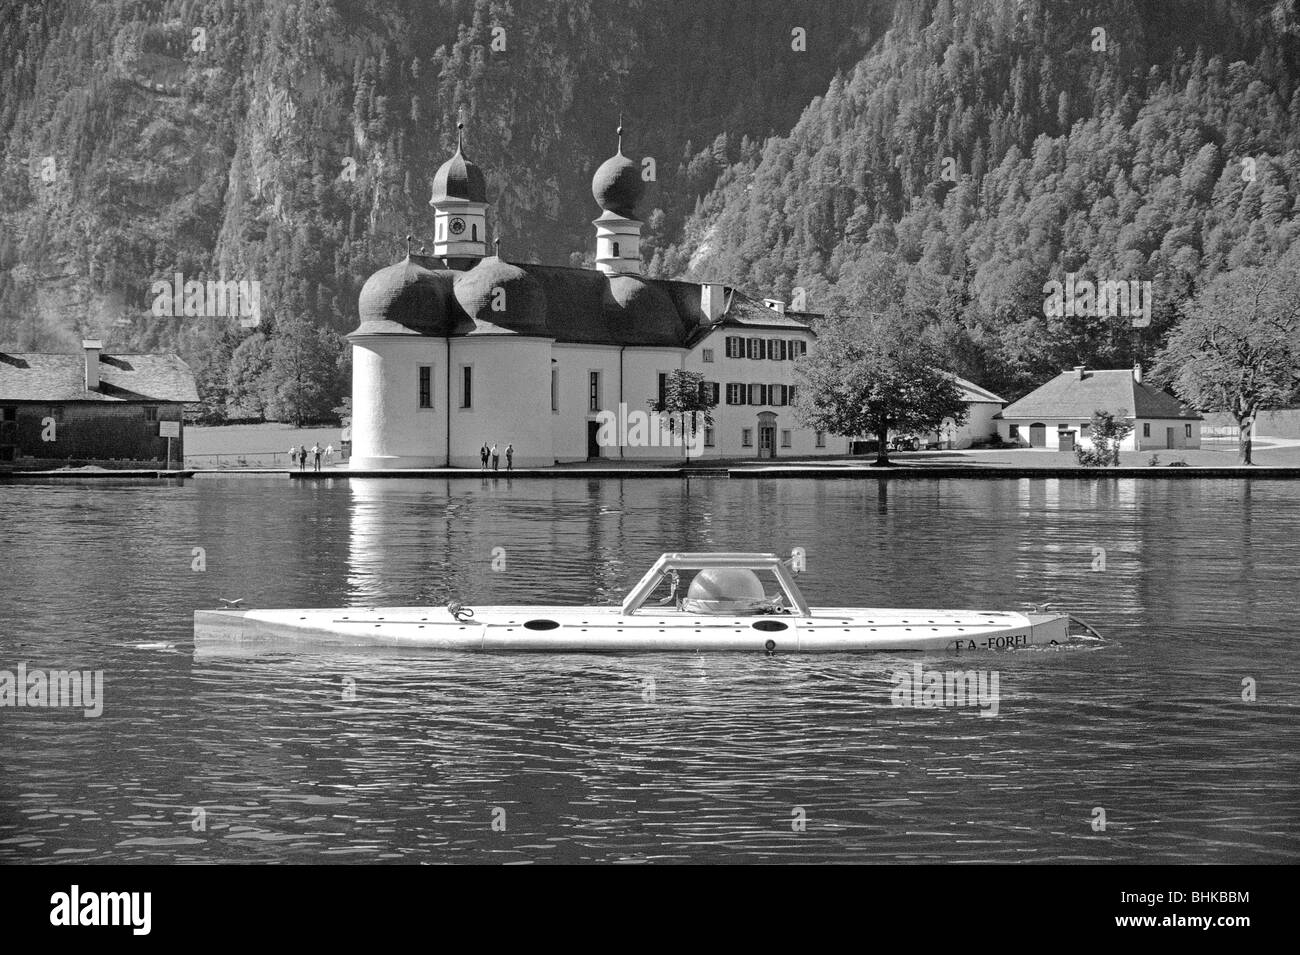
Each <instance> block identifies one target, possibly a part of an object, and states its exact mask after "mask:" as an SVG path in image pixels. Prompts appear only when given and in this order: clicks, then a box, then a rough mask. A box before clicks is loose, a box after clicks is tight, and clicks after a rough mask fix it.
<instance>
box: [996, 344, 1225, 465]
mask: <svg viewBox="0 0 1300 955" xmlns="http://www.w3.org/2000/svg"><path fill="white" fill-rule="evenodd" d="M1094 411H1109V412H1112V413H1113V414H1115V415H1116V416H1117V417H1122V418H1124V419H1126V420H1127V421H1128V423H1129V424H1131V425H1133V430H1132V432H1130V433H1129V435H1128V437H1126V438H1125V439H1124V441H1123V442H1122V443H1121V444H1120V448H1121V449H1123V450H1128V451H1146V450H1154V449H1164V448H1174V449H1178V448H1199V447H1200V446H1201V420H1202V419H1201V417H1200V415H1197V414H1192V413H1191V412H1189V411H1187V410H1186V409H1185V408H1184V407H1183V406H1182V405H1181V404H1179V402H1178V399H1177V398H1174V397H1173V396H1172V395H1168V394H1166V393H1165V392H1163V391H1160V390H1158V389H1156V388H1152V387H1151V386H1150V385H1146V384H1143V383H1142V367H1141V366H1140V365H1135V366H1134V367H1133V368H1132V369H1128V368H1122V369H1118V370H1109V369H1107V370H1102V371H1096V370H1092V369H1088V368H1085V367H1083V366H1082V365H1080V366H1076V367H1075V368H1073V369H1071V370H1070V371H1064V372H1062V373H1061V374H1059V375H1057V376H1056V377H1055V378H1053V379H1052V380H1051V381H1049V382H1047V383H1046V384H1044V385H1042V386H1041V387H1039V388H1037V389H1035V390H1034V391H1031V392H1030V393H1029V394H1027V395H1025V396H1024V397H1023V398H1021V399H1020V400H1019V401H1017V402H1014V403H1012V404H1010V405H1008V406H1007V407H1005V408H1003V409H1002V413H1001V414H999V415H997V416H996V417H997V428H998V434H999V435H1000V436H1001V437H1002V439H1003V440H1005V441H1011V442H1014V443H1016V444H1020V445H1023V446H1025V447H1033V448H1049V449H1056V450H1062V451H1070V450H1073V449H1074V446H1075V445H1076V444H1088V443H1090V439H1089V437H1088V425H1089V422H1090V421H1091V420H1092V415H1093V412H1094Z"/></svg>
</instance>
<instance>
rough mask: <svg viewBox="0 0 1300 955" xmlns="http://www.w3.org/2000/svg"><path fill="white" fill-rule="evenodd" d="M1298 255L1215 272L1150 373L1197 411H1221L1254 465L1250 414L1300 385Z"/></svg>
mask: <svg viewBox="0 0 1300 955" xmlns="http://www.w3.org/2000/svg"><path fill="white" fill-rule="evenodd" d="M1298 268H1300V254H1297V253H1292V254H1291V255H1289V256H1287V257H1286V258H1285V259H1283V260H1282V261H1281V262H1280V263H1278V264H1277V265H1275V266H1273V267H1271V268H1241V269H1234V270H1233V271H1231V272H1225V273H1222V274H1220V275H1218V276H1216V277H1215V278H1214V279H1213V280H1212V281H1211V282H1210V283H1209V284H1208V285H1206V286H1205V287H1204V288H1202V289H1201V290H1200V291H1199V292H1198V293H1197V294H1196V295H1195V296H1194V297H1193V298H1192V299H1191V301H1190V302H1189V303H1188V304H1187V306H1186V307H1185V308H1184V309H1183V313H1184V317H1183V321H1182V322H1181V323H1180V324H1179V325H1178V326H1177V327H1176V328H1175V329H1174V330H1173V332H1171V333H1170V335H1169V338H1168V340H1167V342H1166V344H1165V348H1164V350H1163V351H1162V352H1161V353H1160V355H1159V356H1157V359H1156V367H1155V375H1156V378H1157V379H1158V380H1161V381H1164V382H1168V383H1169V384H1170V385H1171V386H1172V387H1173V389H1174V391H1175V392H1176V393H1177V394H1178V396H1179V397H1180V398H1182V399H1183V400H1184V401H1186V402H1187V403H1188V404H1190V405H1192V406H1193V407H1194V408H1196V409H1197V410H1199V411H1226V412H1229V413H1230V414H1231V415H1232V416H1233V418H1234V420H1235V421H1236V422H1237V427H1238V429H1239V431H1240V438H1239V443H1238V452H1239V457H1240V460H1241V463H1242V464H1250V463H1251V443H1252V442H1251V439H1252V432H1253V430H1254V424H1255V416H1256V415H1257V414H1258V413H1259V412H1260V411H1261V410H1264V409H1266V408H1270V407H1277V406H1280V405H1284V404H1286V403H1287V402H1289V401H1290V400H1292V399H1293V398H1294V397H1295V395H1296V393H1297V390H1298V386H1300V361H1298V359H1300V277H1298V276H1297V269H1298Z"/></svg>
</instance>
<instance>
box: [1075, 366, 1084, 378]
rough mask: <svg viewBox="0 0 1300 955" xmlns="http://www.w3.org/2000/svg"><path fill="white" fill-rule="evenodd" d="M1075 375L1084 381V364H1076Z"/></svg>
mask: <svg viewBox="0 0 1300 955" xmlns="http://www.w3.org/2000/svg"><path fill="white" fill-rule="evenodd" d="M1074 377H1075V378H1077V379H1079V381H1083V379H1084V377H1085V375H1084V366H1083V365H1075V366H1074Z"/></svg>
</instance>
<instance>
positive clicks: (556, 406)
mask: <svg viewBox="0 0 1300 955" xmlns="http://www.w3.org/2000/svg"><path fill="white" fill-rule="evenodd" d="M551 410H552V411H559V410H560V369H558V368H552V369H551Z"/></svg>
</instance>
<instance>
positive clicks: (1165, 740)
mask: <svg viewBox="0 0 1300 955" xmlns="http://www.w3.org/2000/svg"><path fill="white" fill-rule="evenodd" d="M1298 504H1300V484H1296V483H1288V482H1267V481H1256V482H1253V483H1248V482H1234V481H1196V480H1171V481H1158V480H1141V481H1118V482H1114V481H1099V482H1090V481H1084V480H1063V481H1057V480H1021V481H1015V480H925V481H921V480H906V481H898V480H895V481H889V482H885V481H877V480H874V479H869V480H856V481H793V480H774V481H766V482H764V481H750V480H733V481H728V480H723V479H714V480H709V479H696V480H693V481H691V482H690V483H689V485H687V484H685V483H683V482H681V481H680V480H678V479H672V480H662V481H661V480H626V481H587V480H554V481H536V480H516V481H513V482H511V481H507V480H505V479H498V480H495V481H491V482H487V481H483V482H481V481H479V480H457V481H450V482H449V481H442V480H428V481H426V480H355V481H332V482H322V483H311V482H289V481H286V480H283V479H221V480H203V479H200V480H195V481H190V482H188V483H186V484H184V485H183V486H175V485H173V486H166V485H163V484H157V483H152V482H150V483H148V484H135V485H120V484H116V483H106V482H105V483H91V482H86V483H84V484H80V485H58V486H30V485H9V486H5V485H0V670H6V669H7V670H9V671H16V668H17V666H18V665H19V664H20V663H22V664H25V665H26V666H27V668H28V669H29V670H31V669H37V668H44V669H61V668H66V669H79V670H102V671H103V675H104V710H103V715H102V716H100V717H98V718H89V719H88V718H85V717H84V716H83V715H82V713H81V711H80V710H71V709H49V708H46V709H41V708H11V707H5V708H0V861H23V860H31V861H54V862H58V861H76V862H88V861H94V862H98V861H118V862H160V861H240V862H251V861H288V862H307V861H332V860H337V861H357V862H363V861H379V860H392V861H402V862H443V861H457V862H471V861H496V862H524V861H530V860H531V861H550V862H560V861H563V862H573V861H585V860H600V861H635V862H639V861H647V860H649V861H658V860H672V861H679V860H680V861H688V860H689V861H715V860H728V861H804V860H844V861H849V860H856V861H929V860H952V861H1049V860H1051V861H1067V862H1072V861H1102V860H1106V861H1126V862H1179V861H1189V862H1192V861H1194V862H1208V861H1216V862H1246V861H1259V862H1282V861H1290V862H1294V861H1296V860H1297V858H1300V824H1298V823H1297V819H1298V818H1300V731H1298V730H1297V719H1296V717H1297V706H1298V705H1300V688H1297V684H1296V675H1297V667H1296V660H1297V649H1296V646H1295V641H1296V638H1297V637H1296V626H1295V625H1296V618H1297V609H1296V608H1297V580H1298V579H1300V573H1297V564H1298V563H1300V561H1297V557H1296V555H1297V541H1300V507H1298V506H1297V505H1298ZM796 546H799V547H804V548H805V549H806V551H807V560H808V570H807V572H806V573H805V574H804V575H803V576H801V577H800V579H799V581H800V586H801V588H802V589H803V591H804V593H805V595H806V596H807V597H808V599H809V601H810V602H811V603H812V604H814V605H817V604H832V605H841V606H853V605H861V606H886V607H888V606H909V607H910V606H915V607H922V608H938V607H979V608H988V609H1008V610H1014V609H1020V607H1021V605H1022V603H1023V602H1026V601H1034V602H1038V601H1051V602H1052V603H1053V605H1054V607H1055V608H1057V609H1069V610H1070V611H1071V612H1074V613H1077V614H1078V615H1079V616H1081V617H1082V618H1083V619H1085V620H1087V621H1088V622H1090V623H1092V624H1093V625H1094V626H1096V627H1097V628H1098V629H1099V630H1101V631H1102V633H1103V634H1104V635H1105V636H1106V637H1107V640H1106V641H1104V642H1103V643H1101V644H1099V645H1093V646H1086V647H1083V648H1079V649H1073V648H1070V649H1056V650H1041V651H1031V650H1022V651H1014V652H1010V653H1002V654H997V653H993V654H965V655H962V656H960V657H954V656H932V657H931V656H925V657H923V656H918V655H906V656H904V655H898V656H892V655H891V656H871V655H862V656H849V655H844V656H805V657H798V656H782V655H778V656H774V657H770V658H768V657H764V656H761V655H752V656H750V655H712V656H707V655H649V656H612V657H603V656H594V655H574V656H564V655H557V656H541V655H538V656H491V655H475V654H451V653H445V654H439V653H428V654H420V655H416V654H400V653H394V652H388V653H384V654H376V655H359V654H358V655H333V656H330V655H324V654H319V653H315V652H313V653H305V652H304V653H302V654H298V655H279V656H268V657H260V658H256V659H237V658H225V657H217V658H209V657H207V656H200V657H199V658H197V659H196V658H195V656H194V653H193V644H192V637H193V633H192V624H191V618H190V613H191V611H192V610H193V609H195V608H201V607H215V606H217V598H218V597H243V598H245V599H246V601H247V603H248V604H250V605H252V606H257V607H275V606H285V607H296V606H306V607H312V606H339V605H371V604H383V603H391V604H407V605H410V604H424V603H429V604H445V603H446V602H447V601H448V600H449V599H451V598H452V597H456V598H458V599H461V600H462V601H464V602H465V603H467V604H470V605H471V606H472V605H473V604H475V603H516V602H518V603H527V602H557V603H565V602H606V601H608V602H615V601H617V600H618V599H620V598H621V597H622V595H623V593H624V592H625V591H626V590H627V589H628V588H629V587H630V586H631V585H632V584H633V583H635V581H636V580H637V579H638V578H639V577H640V576H641V574H642V573H644V571H645V570H646V568H647V567H648V566H649V565H650V563H651V562H652V561H653V560H654V559H655V557H657V556H658V555H659V553H660V552H662V551H666V550H771V551H780V552H789V550H790V549H791V548H793V547H796ZM195 547H202V548H204V551H205V559H206V571H204V572H195V571H194V570H193V569H192V560H193V557H192V549H193V548H195ZM494 548H504V559H505V567H504V569H502V570H493V567H492V564H493V557H494ZM1096 548H1102V549H1103V550H1104V554H1103V553H1101V552H1098V551H1097V550H1095V549H1096ZM496 553H497V555H498V556H500V555H501V554H502V552H500V551H498V552H496ZM1103 557H1104V569H1094V567H1100V565H1101V563H1102V558H1103ZM918 663H920V664H921V665H922V667H923V668H925V669H933V670H939V669H942V670H952V669H957V668H967V669H969V668H983V669H986V670H993V671H996V673H997V675H998V678H999V687H1000V705H999V707H998V713H997V715H996V716H995V717H991V718H987V717H981V716H979V709H978V708H972V707H937V708H916V707H898V706H894V705H892V702H891V690H893V688H894V686H895V679H894V674H895V673H897V672H899V671H903V670H912V669H913V668H914V667H915V666H916V665H917V664H918ZM1247 680H1252V681H1254V684H1253V685H1254V687H1255V693H1256V694H1257V698H1256V699H1255V701H1254V702H1248V701H1245V700H1243V681H1247ZM1247 695H1249V694H1247ZM351 696H354V697H355V698H354V699H350V698H349V697H351ZM1098 810H1102V811H1104V822H1105V827H1104V830H1103V829H1101V828H1100V823H1101V821H1102V816H1101V814H1099V812H1098Z"/></svg>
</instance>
